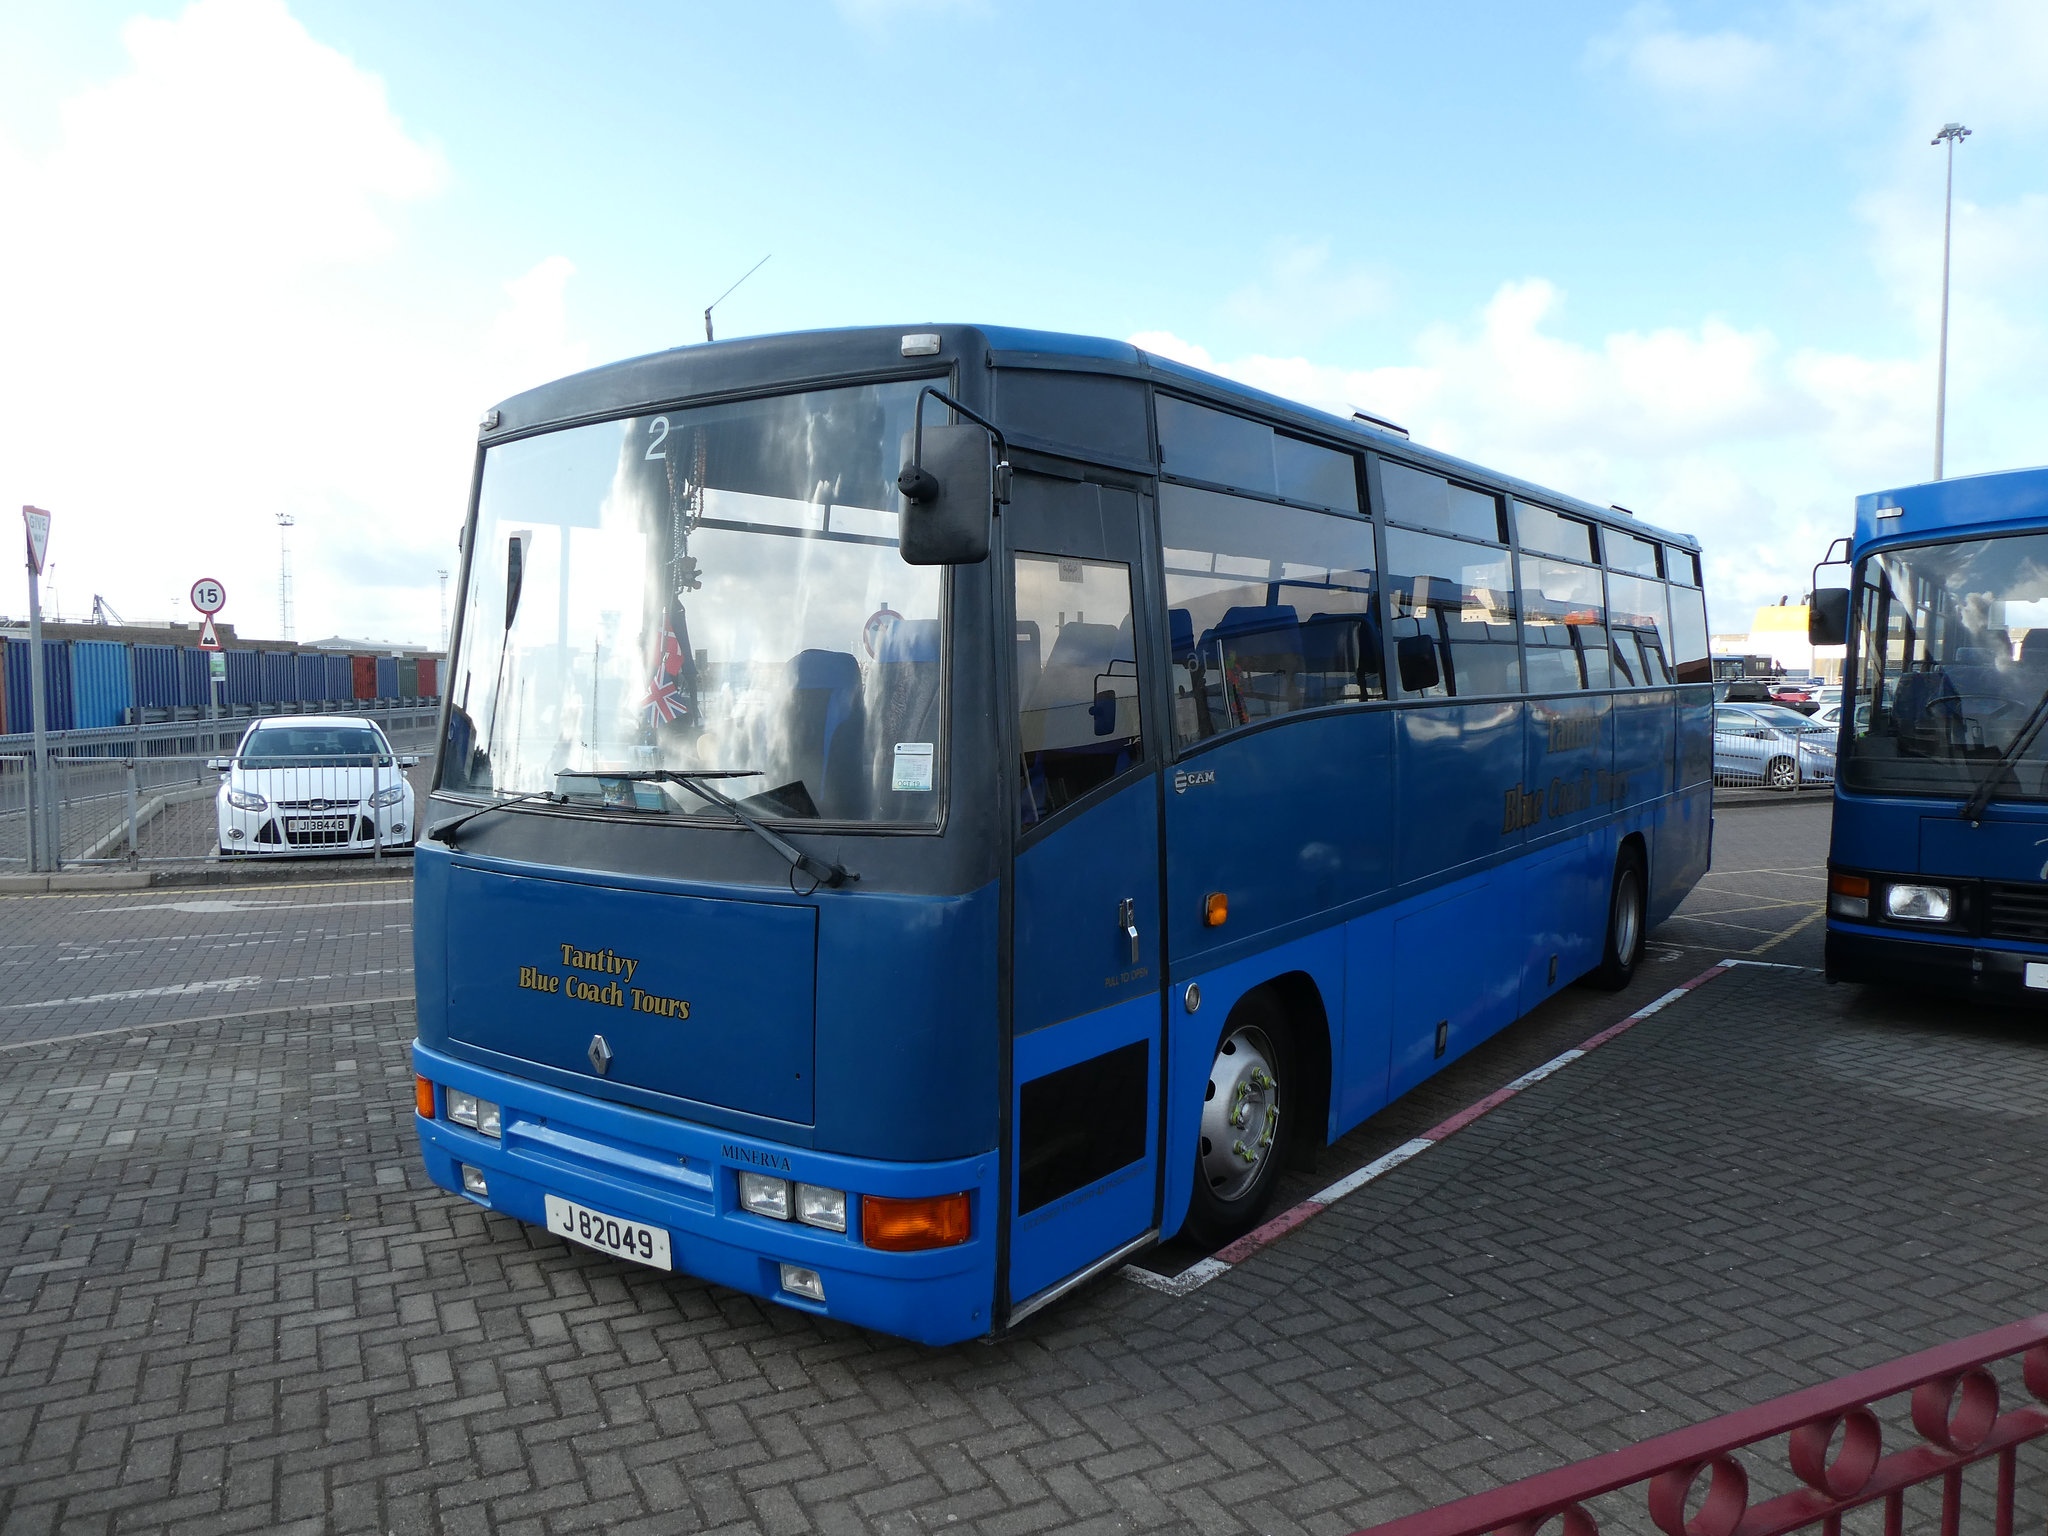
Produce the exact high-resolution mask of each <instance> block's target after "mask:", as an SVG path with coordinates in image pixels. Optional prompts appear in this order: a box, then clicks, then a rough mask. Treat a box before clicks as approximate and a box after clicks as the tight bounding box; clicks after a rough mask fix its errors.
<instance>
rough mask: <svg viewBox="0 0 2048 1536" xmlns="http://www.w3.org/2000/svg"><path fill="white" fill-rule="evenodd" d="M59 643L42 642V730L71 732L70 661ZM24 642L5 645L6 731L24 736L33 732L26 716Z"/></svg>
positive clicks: (51, 641)
mask: <svg viewBox="0 0 2048 1536" xmlns="http://www.w3.org/2000/svg"><path fill="white" fill-rule="evenodd" d="M66 650H67V647H66V645H65V643H64V642H63V641H62V640H45V641H44V642H43V710H44V716H43V729H45V730H49V731H68V730H70V729H71V718H72V717H71V658H70V656H69V655H67V654H66ZM29 704H30V693H29V675H28V641H26V640H15V639H10V640H8V642H7V728H8V729H9V730H10V731H14V732H16V733H18V734H19V735H23V736H26V735H28V734H29V732H30V731H32V730H34V729H35V726H34V725H33V724H32V723H31V721H32V719H33V717H32V716H31V715H30V713H29Z"/></svg>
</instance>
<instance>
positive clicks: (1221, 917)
mask: <svg viewBox="0 0 2048 1536" xmlns="http://www.w3.org/2000/svg"><path fill="white" fill-rule="evenodd" d="M1202 921H1203V922H1204V923H1205V924H1207V925H1208V926H1209V927H1211V928H1221V927H1222V926H1223V925H1224V924H1225V923H1227V922H1229V921H1230V898H1229V897H1228V896H1226V895H1224V894H1223V892H1221V891H1211V892H1210V893H1209V894H1208V895H1207V896H1205V897H1203V898H1202Z"/></svg>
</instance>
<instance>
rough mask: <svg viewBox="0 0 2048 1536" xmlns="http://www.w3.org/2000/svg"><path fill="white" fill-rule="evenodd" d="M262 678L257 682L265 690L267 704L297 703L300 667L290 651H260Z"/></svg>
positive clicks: (264, 695)
mask: <svg viewBox="0 0 2048 1536" xmlns="http://www.w3.org/2000/svg"><path fill="white" fill-rule="evenodd" d="M257 654H258V655H259V656H261V657H262V658H263V661H262V663H261V666H262V673H261V680H260V682H259V683H258V684H257V686H258V687H260V688H261V689H262V690H263V702H264V703H266V704H295V703H297V702H298V698H299V669H298V664H297V661H296V659H295V658H294V657H293V655H292V653H291V652H290V651H259V652H257Z"/></svg>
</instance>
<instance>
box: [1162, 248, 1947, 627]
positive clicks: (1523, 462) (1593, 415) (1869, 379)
mask: <svg viewBox="0 0 2048 1536" xmlns="http://www.w3.org/2000/svg"><path fill="white" fill-rule="evenodd" d="M1562 302H1563V299H1562V295H1560V294H1559V293H1558V291H1557V290H1556V289H1555V288H1554V287H1553V286H1552V285H1551V284H1549V283H1547V282H1544V281H1543V280H1541V279H1531V280H1527V281H1523V282H1512V283H1505V284H1503V285H1502V286H1501V287H1500V289H1499V290H1498V291H1497V292H1496V293H1495V294H1494V296H1493V298H1492V300H1491V301H1490V302H1489V303H1488V304H1487V305H1486V306H1485V308H1484V309H1483V310H1482V311H1481V312H1480V314H1479V315H1477V316H1476V317H1474V319H1473V321H1472V322H1470V323H1468V324H1465V325H1457V326H1453V325H1437V326H1431V327H1429V328H1427V329H1426V330H1424V331H1423V332H1422V333H1421V334H1420V335H1419V336H1417V337H1416V339H1415V342H1414V347H1413V351H1414V357H1415V361H1414V362H1412V363H1405V364H1402V365H1398V366H1381V367H1375V368H1347V367H1342V366H1333V365H1329V364H1324V363H1318V362H1313V361H1311V360H1309V359H1308V358H1305V357H1273V356H1257V355H1255V356H1250V357H1244V358H1235V359H1227V360H1220V361H1219V360H1217V359H1215V358H1214V357H1212V356H1211V355H1210V354H1209V353H1208V352H1207V351H1206V350H1205V349H1204V348H1202V347H1201V346H1199V345H1196V344H1193V343H1190V342H1187V341H1185V340H1183V339H1181V338H1179V337H1177V336H1174V335H1171V334H1170V333H1165V332H1149V333H1144V334H1140V335H1137V336H1133V337H1132V338H1131V341H1132V343H1133V344H1134V345H1136V346H1139V347H1142V348H1144V349H1146V350H1147V351H1152V352H1157V353H1159V354H1161V355H1162V356H1167V357H1172V358H1175V359H1176V360H1178V361H1182V362H1186V363H1189V364H1191V365H1193V366H1195V367H1201V368H1209V369H1212V370H1214V371H1215V372H1218V373H1221V374H1224V375H1226V376H1228V377H1231V378H1236V379H1239V380H1241V381H1242V382H1244V383H1247V384H1251V385H1254V386H1256V387H1258V388H1260V389H1265V390H1269V391H1271V392H1273V393H1275V394H1279V395H1283V396H1286V397H1289V398H1291V399H1297V400H1302V401H1305V402H1307V403H1309V404H1313V405H1317V406H1321V407H1323V408H1324V409H1327V410H1331V411H1334V412H1335V413H1337V414H1338V415H1346V414H1348V413H1349V411H1350V410H1351V409H1352V408H1353V407H1359V408H1363V409H1365V410H1368V411H1370V412H1372V413H1373V414H1375V415H1379V416H1384V417H1388V418H1390V419H1392V420H1394V421H1398V422H1400V423H1402V424H1403V425H1405V426H1407V427H1408V428H1409V429H1410V431H1411V432H1412V433H1413V434H1414V436H1415V439H1416V440H1417V441H1418V442H1423V443H1427V444H1429V445H1430V446H1432V447H1435V448H1439V449H1442V450H1444V451H1446V452H1450V453H1454V454H1458V455H1460V456H1462V457H1464V458H1467V459H1470V460H1473V461H1474V462H1477V463H1481V464H1485V465H1488V466H1490V467H1492V468H1495V469H1498V470H1502V471H1505V472H1507V473H1509V474H1515V475H1520V476H1522V477H1523V478H1525V479H1529V480H1534V481H1536V482H1538V483H1539V484H1546V485H1549V486H1552V487H1554V488H1556V489H1558V490H1561V491H1565V492H1567V493H1569V494H1572V495H1576V496H1579V497H1582V498H1584V499H1586V500H1588V501H1592V502H1595V503H1597V504H1608V503H1619V504H1621V505H1623V506H1627V507H1632V508H1634V509H1635V510H1636V511H1637V512H1639V513H1640V514H1642V515H1643V516H1644V517H1645V518H1646V519H1647V520H1649V521H1651V522H1654V523H1657V524H1659V525H1661V526H1664V527H1669V528H1674V529H1678V530H1681V531H1685V532H1690V533H1694V534H1697V535H1698V536H1699V537H1700V539H1701V541H1702V543H1703V544H1704V545H1705V546H1706V549H1707V554H1708V577H1709V582H1710V595H1711V596H1712V597H1713V599H1714V613H1715V623H1716V624H1717V626H1721V625H1725V626H1737V625H1739V626H1741V627H1746V626H1747V620H1748V616H1749V612H1750V610H1751V609H1753V608H1754V607H1756V606H1757V605H1758V604H1760V603H1762V602H1765V601H1775V600H1776V599H1777V597H1778V596H1780V595H1781V594H1782V593H1785V592H1790V591H1797V590H1803V585H1802V584H1803V583H1804V581H1805V579H1806V572H1807V567H1809V566H1810V565H1811V564H1812V562H1813V561H1814V560H1815V559H1817V558H1818V557H1819V553H1820V551H1821V549H1822V548H1823V547H1824V546H1825V545H1826V543H1827V541H1828V540H1829V539H1830V538H1832V537H1834V536H1835V535H1836V534H1837V533H1840V532H1843V531H1845V530H1846V527H1847V521H1848V508H1849V505H1850V499H1851V498H1852V497H1853V496H1854V495H1855V494H1856V493H1857V492H1859V491H1864V490H1869V489H1872V488H1874V487H1875V486H1878V485H1884V484H1896V483H1903V482H1905V481H1908V480H1911V479H1914V478H1916V477H1917V476H1918V475H1920V474H1924V473H1925V470H1924V467H1923V466H1922V465H1921V463H1920V459H1921V457H1922V444H1923V443H1924V441H1925V439H1926V431H1927V429H1926V425H1925V423H1924V422H1923V420H1922V417H1923V416H1924V415H1925V409H1924V408H1925V405H1926V400H1925V397H1924V390H1925V382H1926V381H1925V377H1924V370H1922V369H1921V368H1920V367H1918V366H1917V365H1916V364H1914V363H1912V362H1910V361H1904V360H1885V359H1877V360H1873V359H1865V358H1858V357H1852V356H1844V355H1837V354H1828V353H1823V352H1819V351H1815V350H1812V349H1799V350H1795V351H1793V352H1791V353H1790V354H1789V355H1787V354H1786V353H1785V351H1784V349H1782V348H1781V347H1780V346H1779V344H1778V343H1777V341H1776V340H1775V339H1774V338H1773V337H1772V336H1771V335H1770V334H1769V333H1767V332H1764V331H1758V330H1748V331H1746V330H1740V329H1737V328H1735V327H1733V326H1730V325H1728V324H1726V323H1724V322H1721V321H1716V320H1709V321H1706V322H1704V323H1702V324H1701V325H1699V326H1698V327H1695V328H1692V329H1688V330H1681V329H1675V328H1672V329H1663V330H1658V331H1651V332H1621V333H1617V334H1614V335H1610V336H1607V337H1605V338H1604V339H1602V341H1601V342H1600V343H1599V345H1597V346H1588V345H1585V344H1582V343H1580V342H1576V341H1573V340H1570V339H1568V338H1567V337H1566V336H1564V335H1562V334H1560V333H1559V331H1558V330H1557V328H1556V322H1557V321H1558V319H1559V318H1560V311H1561V307H1562Z"/></svg>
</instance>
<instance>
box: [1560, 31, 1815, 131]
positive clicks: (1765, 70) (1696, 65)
mask: <svg viewBox="0 0 2048 1536" xmlns="http://www.w3.org/2000/svg"><path fill="white" fill-rule="evenodd" d="M1587 57H1588V59H1589V61H1590V62H1592V63H1594V64H1597V65H1611V64H1618V65H1619V66H1620V67H1621V68H1622V69H1623V70H1624V71H1625V72H1626V73H1627V74H1628V76H1629V77H1630V78H1631V79H1632V80H1634V81H1635V82H1636V83H1637V84H1638V85H1641V86H1643V87H1646V88H1647V89H1649V90H1651V91H1653V92H1655V93H1657V94H1658V95H1659V96H1661V97H1663V98H1664V99H1665V100H1666V101H1668V102H1669V103H1671V104H1672V105H1673V106H1674V107H1676V108H1680V109H1683V110H1686V111H1690V112H1699V111H1708V112H1712V113H1715V114H1719V113H1721V112H1724V111H1726V110H1727V109H1729V108H1731V107H1735V106H1738V105H1741V104H1743V103H1745V102H1747V101H1750V100H1752V99H1754V98H1755V96H1756V95H1757V94H1758V93H1759V91H1761V90H1762V89H1763V88H1764V87H1765V86H1766V85H1768V84H1769V83H1770V81H1771V79H1772V77H1773V75H1774V74H1776V73H1777V71H1778V69H1779V66H1780V63H1781V60H1780V56H1779V51H1778V49H1777V48H1776V47H1775V46H1773V45H1772V44H1771V43H1769V42H1766V41H1763V40H1762V39H1759V38H1755V37H1751V36H1750V35H1749V34H1747V33H1745V32H1736V31H1722V32H1709V33H1688V32H1683V31H1680V30H1679V29H1678V28H1677V27H1675V26H1673V25H1672V24H1671V16H1670V11H1669V9H1668V8H1667V7H1665V6H1663V5H1655V4H1651V5H1639V6H1636V7H1635V8H1634V9H1632V10H1631V11H1630V12H1629V13H1628V15H1627V16H1626V17H1624V18H1623V20H1622V23H1621V25H1620V26H1619V27H1618V28H1617V29H1615V31H1613V32H1611V33H1608V34H1607V35H1605V36H1603V37H1598V38H1595V39H1594V40H1593V42H1592V43H1591V44H1590V45H1589V46H1588V48H1587Z"/></svg>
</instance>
